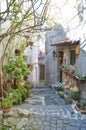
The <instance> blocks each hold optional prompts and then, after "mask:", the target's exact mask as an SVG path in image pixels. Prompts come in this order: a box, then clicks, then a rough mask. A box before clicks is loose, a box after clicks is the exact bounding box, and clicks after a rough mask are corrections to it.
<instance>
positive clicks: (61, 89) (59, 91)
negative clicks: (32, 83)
mask: <svg viewBox="0 0 86 130" xmlns="http://www.w3.org/2000/svg"><path fill="white" fill-rule="evenodd" d="M56 90H57V91H58V94H59V96H61V97H62V98H63V97H64V87H63V86H62V87H57V88H56Z"/></svg>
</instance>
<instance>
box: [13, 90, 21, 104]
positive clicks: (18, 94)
mask: <svg viewBox="0 0 86 130" xmlns="http://www.w3.org/2000/svg"><path fill="white" fill-rule="evenodd" d="M12 99H13V104H21V103H22V94H21V92H20V91H19V89H16V90H14V92H13V93H12Z"/></svg>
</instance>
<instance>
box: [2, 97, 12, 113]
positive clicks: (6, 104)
mask: <svg viewBox="0 0 86 130" xmlns="http://www.w3.org/2000/svg"><path fill="white" fill-rule="evenodd" d="M12 105H13V100H12V99H9V97H6V98H3V99H2V110H3V112H4V113H6V112H9V111H10V109H11V107H12Z"/></svg>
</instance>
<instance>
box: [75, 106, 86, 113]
mask: <svg viewBox="0 0 86 130" xmlns="http://www.w3.org/2000/svg"><path fill="white" fill-rule="evenodd" d="M75 108H76V110H77V111H80V112H81V113H82V114H86V109H84V110H81V109H80V108H79V107H78V106H77V105H76V107H75Z"/></svg>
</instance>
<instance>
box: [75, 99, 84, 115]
mask: <svg viewBox="0 0 86 130" xmlns="http://www.w3.org/2000/svg"><path fill="white" fill-rule="evenodd" d="M76 110H78V111H80V112H81V113H83V114H86V99H85V100H83V101H81V102H79V103H77V104H76Z"/></svg>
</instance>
